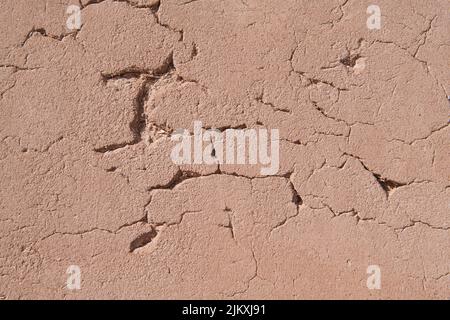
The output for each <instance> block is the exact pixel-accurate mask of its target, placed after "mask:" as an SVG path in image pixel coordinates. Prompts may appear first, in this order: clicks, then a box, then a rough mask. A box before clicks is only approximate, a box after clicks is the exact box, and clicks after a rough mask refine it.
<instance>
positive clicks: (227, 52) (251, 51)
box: [0, 0, 450, 299]
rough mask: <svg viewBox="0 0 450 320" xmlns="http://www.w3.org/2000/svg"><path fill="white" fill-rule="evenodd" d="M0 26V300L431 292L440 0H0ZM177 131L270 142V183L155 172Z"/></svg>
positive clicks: (444, 108) (437, 262)
mask: <svg viewBox="0 0 450 320" xmlns="http://www.w3.org/2000/svg"><path fill="white" fill-rule="evenodd" d="M96 2H98V3H96ZM73 4H75V5H78V6H80V7H81V11H80V14H81V19H82V26H81V28H80V30H69V29H68V28H67V25H66V20H67V19H68V18H69V15H68V14H67V12H66V8H67V7H68V6H69V5H73ZM372 4H374V5H378V6H379V7H380V9H381V14H382V18H381V28H380V29H369V28H368V26H367V19H368V18H369V16H370V14H369V13H367V8H368V6H370V5H372ZM0 26H1V31H2V32H1V33H0V94H1V96H0V97H1V100H0V239H1V240H0V299H18V298H22V299H31V298H55V299H80V298H124V299H131V298H151V299H166V298H201V299H203V298H210V299H215V298H219V299H221V298H236V299H240V298H252V299H253V298H254V299H260V298H261V299H268V298H270V299H278V298H284V299H304V298H307V299H309V298H344V299H347V298H362V299H366V298H407V299H409V298H425V299H436V298H440V299H447V298H449V297H450V188H449V187H450V165H449V156H450V151H449V150H450V139H449V137H450V136H449V133H450V129H449V126H448V122H449V101H448V98H447V96H449V95H450V72H449V66H450V37H449V31H450V2H449V1H447V0H435V1H423V0H396V1H393V0H370V1H366V0H362V1H360V0H329V1H325V0H319V1H306V0H283V1H276V0H223V1H222V0H191V1H186V0H161V1H160V2H159V1H158V0H128V1H112V0H108V1H89V0H81V1H80V2H78V1H76V0H58V1H57V0H47V1H45V0H2V1H1V3H0ZM194 121H202V123H203V126H204V128H212V127H213V128H219V129H220V130H225V129H230V128H240V129H243V128H247V129H250V128H253V129H258V128H268V129H278V130H279V136H280V137H279V138H280V142H279V159H280V168H279V171H278V173H277V174H276V175H272V176H264V175H261V174H260V171H259V167H258V166H255V165H249V164H246V165H239V164H236V165H232V164H223V165H222V164H220V165H216V164H214V165H206V164H192V165H190V164H184V165H180V166H179V165H176V164H175V163H174V162H173V161H172V160H171V157H170V155H171V150H172V148H173V147H174V142H173V141H171V138H170V134H171V133H172V132H173V130H175V129H177V128H185V129H188V130H192V128H193V123H194ZM71 265H75V266H78V267H79V270H80V272H81V289H80V290H69V289H68V288H67V286H66V282H67V279H68V277H69V276H70V275H69V274H67V273H66V271H67V270H68V267H69V266H71ZM373 265H375V266H378V267H379V271H381V289H373V290H372V289H369V288H368V286H367V283H366V282H367V279H368V278H369V277H370V276H371V275H370V274H368V273H367V268H368V267H369V266H373Z"/></svg>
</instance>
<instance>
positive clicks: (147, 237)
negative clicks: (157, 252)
mask: <svg viewBox="0 0 450 320" xmlns="http://www.w3.org/2000/svg"><path fill="white" fill-rule="evenodd" d="M157 235H158V232H157V231H156V230H155V229H152V230H151V231H149V232H145V233H142V234H140V235H139V236H138V237H137V238H136V239H134V240H133V241H132V242H131V243H130V252H133V251H135V250H136V249H138V248H142V247H144V246H146V245H147V244H149V243H150V242H152V240H153V239H154V238H155V237H156V236H157Z"/></svg>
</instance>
